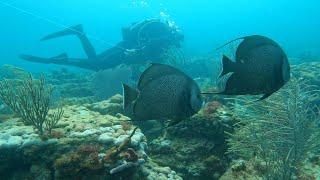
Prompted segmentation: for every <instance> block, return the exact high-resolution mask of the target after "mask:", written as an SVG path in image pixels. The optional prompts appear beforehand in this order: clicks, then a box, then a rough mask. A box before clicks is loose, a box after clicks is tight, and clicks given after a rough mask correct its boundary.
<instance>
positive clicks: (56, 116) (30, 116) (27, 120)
mask: <svg viewBox="0 0 320 180" xmlns="http://www.w3.org/2000/svg"><path fill="white" fill-rule="evenodd" d="M51 94H52V88H51V86H46V84H45V79H44V76H41V78H40V79H39V80H38V81H37V80H35V79H33V78H32V76H31V75H30V77H29V79H27V80H24V81H23V83H22V85H20V86H15V85H14V84H12V83H11V81H9V80H6V79H5V80H3V81H2V82H1V83H0V99H1V100H2V101H3V103H5V104H6V105H7V106H9V107H10V108H11V110H12V111H13V112H15V113H16V114H17V115H19V116H20V117H21V120H22V121H23V123H24V124H26V125H32V126H34V127H35V128H36V129H37V130H38V133H39V134H40V135H41V136H43V135H46V134H48V135H50V134H51V130H52V128H54V126H55V125H56V124H57V123H58V121H59V120H60V118H61V117H62V115H63V110H62V109H58V111H57V112H55V113H53V114H49V107H50V103H51V102H50V100H51Z"/></svg>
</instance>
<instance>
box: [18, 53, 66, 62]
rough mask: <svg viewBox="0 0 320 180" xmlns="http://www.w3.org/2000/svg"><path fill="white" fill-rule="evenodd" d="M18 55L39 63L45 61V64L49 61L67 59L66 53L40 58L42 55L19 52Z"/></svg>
mask: <svg viewBox="0 0 320 180" xmlns="http://www.w3.org/2000/svg"><path fill="white" fill-rule="evenodd" d="M19 57H20V58H21V59H24V60H26V61H30V62H39V63H45V64H51V63H54V64H58V61H66V60H67V59H68V55H67V53H62V54H60V55H58V56H54V57H52V58H42V57H38V56H32V55H26V54H21V55H20V56H19Z"/></svg>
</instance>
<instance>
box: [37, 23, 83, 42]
mask: <svg viewBox="0 0 320 180" xmlns="http://www.w3.org/2000/svg"><path fill="white" fill-rule="evenodd" d="M82 33H83V28H82V25H81V24H78V25H75V26H71V27H68V28H66V29H64V30H62V31H58V32H55V33H52V34H49V35H47V36H45V37H43V38H42V39H41V40H40V41H45V40H48V39H53V38H57V37H61V36H68V35H77V34H82Z"/></svg>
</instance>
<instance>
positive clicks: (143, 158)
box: [0, 95, 182, 180]
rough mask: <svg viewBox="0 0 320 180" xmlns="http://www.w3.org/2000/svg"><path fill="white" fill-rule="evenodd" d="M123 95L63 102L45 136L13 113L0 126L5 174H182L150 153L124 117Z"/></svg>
mask: <svg viewBox="0 0 320 180" xmlns="http://www.w3.org/2000/svg"><path fill="white" fill-rule="evenodd" d="M121 102H122V97H121V96H120V95H116V96H113V97H112V98H110V99H109V100H106V101H102V102H98V103H91V104H82V105H72V106H64V108H63V109H64V112H65V113H64V115H63V117H62V119H61V120H60V122H59V123H58V124H57V127H56V128H55V129H54V130H53V131H52V138H50V139H45V140H44V139H41V138H40V137H39V136H38V134H37V132H36V131H35V130H34V129H33V128H32V126H25V125H24V124H23V123H22V122H21V121H20V120H19V119H18V118H10V119H7V120H5V121H3V122H2V123H1V126H0V174H1V179H2V178H4V179H39V180H40V179H151V180H152V179H172V180H173V179H182V178H181V177H180V176H179V175H177V174H176V172H175V171H173V170H171V169H170V168H169V167H165V166H159V165H158V164H157V163H155V162H153V161H152V159H151V158H150V157H149V156H148V155H147V153H146V150H147V148H148V147H147V140H146V137H145V135H144V134H143V133H142V132H141V130H140V129H138V128H136V127H135V126H133V125H131V124H130V123H129V122H128V121H127V120H129V118H127V117H125V116H123V115H122V114H120V113H119V112H122V106H121Z"/></svg>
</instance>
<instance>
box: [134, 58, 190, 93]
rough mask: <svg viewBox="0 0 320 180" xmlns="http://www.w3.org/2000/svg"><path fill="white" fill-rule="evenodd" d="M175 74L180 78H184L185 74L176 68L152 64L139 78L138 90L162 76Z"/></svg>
mask: <svg viewBox="0 0 320 180" xmlns="http://www.w3.org/2000/svg"><path fill="white" fill-rule="evenodd" d="M172 74H177V75H181V76H185V77H186V74H185V73H183V72H182V71H180V70H179V69H177V68H174V67H171V66H169V65H165V64H159V63H152V64H151V66H150V67H148V68H147V69H146V70H145V71H144V72H143V73H142V74H141V76H140V79H139V83H138V89H139V90H141V89H143V87H145V86H146V85H147V84H148V83H149V82H151V81H153V80H155V79H157V78H160V77H162V76H167V75H172Z"/></svg>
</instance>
